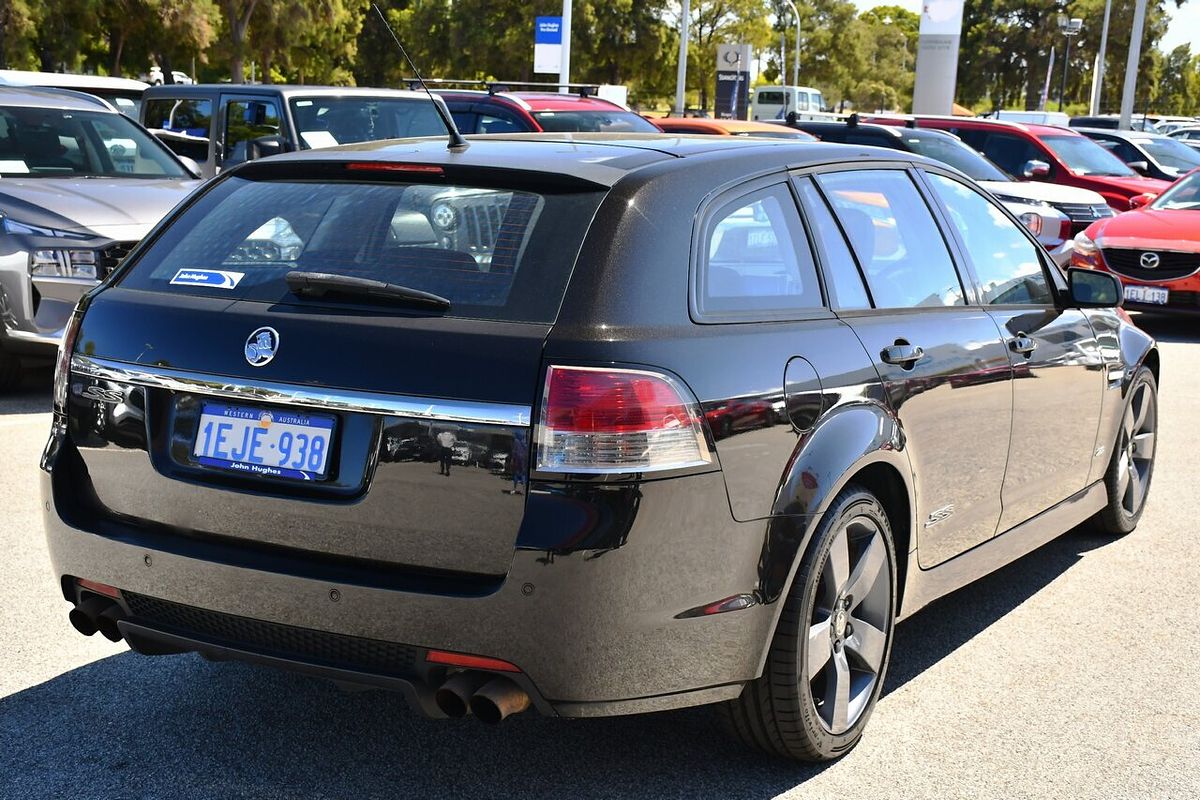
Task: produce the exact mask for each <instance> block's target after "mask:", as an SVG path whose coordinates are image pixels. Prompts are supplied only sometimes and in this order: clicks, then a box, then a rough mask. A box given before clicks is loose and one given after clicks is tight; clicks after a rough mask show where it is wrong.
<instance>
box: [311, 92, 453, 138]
mask: <svg viewBox="0 0 1200 800" xmlns="http://www.w3.org/2000/svg"><path fill="white" fill-rule="evenodd" d="M289 103H290V105H291V107H292V119H293V120H294V121H295V123H296V130H297V131H299V133H300V147H301V149H304V150H308V149H310V148H320V147H334V146H336V145H339V144H351V143H353V142H374V141H378V140H380V139H404V138H407V137H410V136H443V135H445V133H446V126H445V125H444V124H443V123H442V119H441V117H439V116H438V113H437V109H435V108H434V107H433V104H432V103H431V102H429V100H426V99H420V98H408V97H354V96H349V97H293V98H292V99H291V100H290V101H289Z"/></svg>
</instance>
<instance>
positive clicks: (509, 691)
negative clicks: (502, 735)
mask: <svg viewBox="0 0 1200 800" xmlns="http://www.w3.org/2000/svg"><path fill="white" fill-rule="evenodd" d="M527 708H529V695H528V694H526V693H525V690H524V689H522V688H521V687H520V686H517V685H516V684H515V683H513V682H512V681H511V680H509V679H508V678H493V679H492V680H490V681H488V682H487V683H486V684H484V686H483V688H481V689H480V690H479V691H477V692H476V693H475V694H473V695H472V696H471V711H472V712H474V714H475V716H477V717H479V720H480V722H485V723H487V724H488V725H499V724H500V723H501V722H503V721H504V720H505V719H507V718H508V717H510V716H512V715H513V714H520V713H521V712H522V711H524V710H526V709H527Z"/></svg>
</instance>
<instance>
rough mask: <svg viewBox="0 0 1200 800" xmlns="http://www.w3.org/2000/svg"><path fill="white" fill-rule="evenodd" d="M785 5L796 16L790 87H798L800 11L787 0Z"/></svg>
mask: <svg viewBox="0 0 1200 800" xmlns="http://www.w3.org/2000/svg"><path fill="white" fill-rule="evenodd" d="M787 4H788V5H789V6H791V7H792V13H793V14H795V15H796V50H795V58H793V59H792V86H799V85H800V11H799V9H797V8H796V4H795V3H793V2H792V0H787Z"/></svg>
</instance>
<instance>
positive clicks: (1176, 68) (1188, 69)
mask: <svg viewBox="0 0 1200 800" xmlns="http://www.w3.org/2000/svg"><path fill="white" fill-rule="evenodd" d="M1155 108H1156V109H1157V110H1158V111H1161V112H1165V113H1168V114H1183V115H1188V116H1191V115H1194V114H1196V113H1197V111H1200V57H1197V56H1193V55H1192V51H1191V48H1190V47H1188V45H1186V44H1181V45H1179V46H1178V47H1176V48H1175V49H1174V50H1172V51H1171V52H1170V53H1168V54H1167V57H1166V59H1165V60H1164V61H1163V68H1162V82H1161V93H1160V95H1159V101H1158V103H1157V104H1156V105H1155Z"/></svg>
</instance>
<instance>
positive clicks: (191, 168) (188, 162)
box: [175, 155, 203, 178]
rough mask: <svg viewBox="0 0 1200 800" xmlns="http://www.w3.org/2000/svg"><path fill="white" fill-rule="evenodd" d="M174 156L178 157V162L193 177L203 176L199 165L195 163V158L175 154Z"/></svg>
mask: <svg viewBox="0 0 1200 800" xmlns="http://www.w3.org/2000/svg"><path fill="white" fill-rule="evenodd" d="M175 157H176V158H178V159H179V161H180V163H181V164H183V166H184V168H185V169H187V171H188V172H190V173H192V177H193V178H200V177H203V175H202V174H201V172H200V165H199V164H197V163H196V159H194V158H188V157H187V156H180V155H176V156H175Z"/></svg>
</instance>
